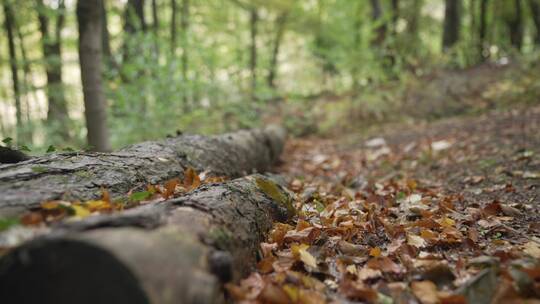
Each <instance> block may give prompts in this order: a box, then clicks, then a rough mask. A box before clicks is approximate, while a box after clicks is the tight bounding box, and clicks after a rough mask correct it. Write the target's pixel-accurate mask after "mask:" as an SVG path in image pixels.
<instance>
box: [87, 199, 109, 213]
mask: <svg viewBox="0 0 540 304" xmlns="http://www.w3.org/2000/svg"><path fill="white" fill-rule="evenodd" d="M85 207H86V208H87V209H89V210H92V211H96V210H104V209H110V208H111V205H110V204H109V203H108V202H106V201H104V200H95V201H87V202H86V203H85Z"/></svg>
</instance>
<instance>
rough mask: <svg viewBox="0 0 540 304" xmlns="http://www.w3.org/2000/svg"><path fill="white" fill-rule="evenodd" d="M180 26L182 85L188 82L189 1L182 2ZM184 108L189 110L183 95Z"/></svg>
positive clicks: (186, 97) (185, 96)
mask: <svg viewBox="0 0 540 304" xmlns="http://www.w3.org/2000/svg"><path fill="white" fill-rule="evenodd" d="M180 26H181V30H182V78H183V81H184V83H187V82H188V69H189V66H188V62H189V33H188V32H189V0H183V1H182V11H181V15H180ZM183 101H184V107H185V108H186V110H187V109H189V105H188V101H189V100H188V94H187V92H184V94H183Z"/></svg>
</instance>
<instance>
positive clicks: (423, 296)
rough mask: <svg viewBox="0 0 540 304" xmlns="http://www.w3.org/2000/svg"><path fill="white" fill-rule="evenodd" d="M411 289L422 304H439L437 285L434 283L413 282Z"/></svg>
mask: <svg viewBox="0 0 540 304" xmlns="http://www.w3.org/2000/svg"><path fill="white" fill-rule="evenodd" d="M411 289H412V292H413V294H414V295H415V296H416V297H417V298H418V300H420V302H421V303H422V304H437V303H439V296H438V294H437V285H435V283H433V282H431V281H415V282H412V283H411Z"/></svg>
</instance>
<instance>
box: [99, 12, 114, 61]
mask: <svg viewBox="0 0 540 304" xmlns="http://www.w3.org/2000/svg"><path fill="white" fill-rule="evenodd" d="M101 18H102V20H103V22H102V24H101V25H102V30H101V41H102V50H103V56H104V57H105V59H106V60H107V61H111V60H112V57H111V55H112V53H111V40H110V35H109V21H108V18H107V5H106V2H103V5H102V6H101Z"/></svg>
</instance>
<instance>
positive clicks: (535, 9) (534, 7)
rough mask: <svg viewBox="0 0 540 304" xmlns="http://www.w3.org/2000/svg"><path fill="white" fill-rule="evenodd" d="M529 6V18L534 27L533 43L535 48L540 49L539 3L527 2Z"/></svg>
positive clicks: (536, 0) (534, 1)
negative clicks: (531, 19) (530, 17)
mask: <svg viewBox="0 0 540 304" xmlns="http://www.w3.org/2000/svg"><path fill="white" fill-rule="evenodd" d="M529 6H530V8H531V16H532V18H533V22H534V27H535V28H536V35H535V36H534V43H535V44H536V46H537V47H540V1H539V0H529Z"/></svg>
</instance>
